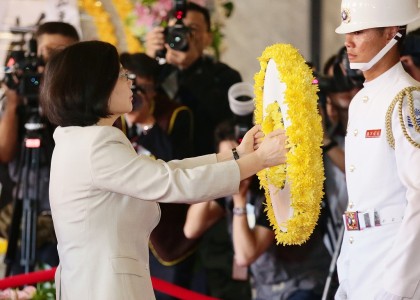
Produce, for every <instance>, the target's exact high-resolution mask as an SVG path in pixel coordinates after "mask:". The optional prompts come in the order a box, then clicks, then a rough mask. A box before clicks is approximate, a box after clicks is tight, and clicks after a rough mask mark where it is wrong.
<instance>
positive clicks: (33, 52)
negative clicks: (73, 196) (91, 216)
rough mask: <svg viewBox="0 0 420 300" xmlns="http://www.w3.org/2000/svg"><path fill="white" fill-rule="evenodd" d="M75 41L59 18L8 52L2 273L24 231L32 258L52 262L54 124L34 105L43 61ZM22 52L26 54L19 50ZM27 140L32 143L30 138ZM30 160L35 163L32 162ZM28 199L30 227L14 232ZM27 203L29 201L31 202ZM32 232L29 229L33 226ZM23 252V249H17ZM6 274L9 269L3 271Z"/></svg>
mask: <svg viewBox="0 0 420 300" xmlns="http://www.w3.org/2000/svg"><path fill="white" fill-rule="evenodd" d="M78 41H79V35H78V33H77V30H76V29H75V28H74V27H73V26H72V25H70V24H67V23H63V22H46V23H44V24H41V25H40V26H39V27H38V28H37V30H36V32H35V33H34V38H33V39H31V40H30V44H29V50H27V51H24V50H18V51H12V52H11V53H10V55H9V58H8V60H7V62H6V65H7V66H6V67H7V71H6V73H7V75H6V76H5V78H4V82H3V83H2V88H3V89H4V90H5V99H4V110H3V111H2V112H0V145H1V155H0V158H1V161H2V162H3V163H8V166H9V173H10V176H11V178H12V180H13V182H14V184H15V189H16V191H15V193H14V194H15V199H14V200H15V201H14V204H13V206H14V209H13V211H14V213H13V217H12V221H11V222H12V223H11V224H10V234H9V247H8V250H7V254H6V259H5V261H6V264H7V265H8V270H7V271H6V273H12V274H16V273H21V272H22V271H23V268H22V267H24V266H23V263H22V265H20V264H19V260H20V258H19V256H22V255H23V256H24V255H26V254H23V252H22V253H19V248H20V246H18V244H19V242H18V240H21V242H20V243H24V240H25V237H24V234H28V235H36V236H35V237H32V238H31V239H32V240H31V241H30V243H34V244H35V243H36V248H37V250H36V252H37V253H36V256H37V259H36V260H37V261H39V262H43V263H47V264H49V265H52V266H53V265H57V264H58V255H57V250H56V240H55V236H54V230H53V225H52V221H51V217H50V205H49V196H48V190H49V174H50V162H51V155H52V150H53V147H54V141H53V138H52V134H53V131H54V129H55V125H53V124H51V123H50V122H48V120H47V119H46V118H45V117H44V116H43V115H42V112H41V111H40V109H39V86H40V81H41V80H42V73H43V69H44V65H45V63H46V62H47V61H48V60H49V59H50V57H51V56H52V55H53V54H54V53H55V52H57V51H59V50H61V49H63V48H65V47H67V46H68V45H71V44H74V43H76V42H78ZM25 52H26V53H25ZM31 142H33V143H35V144H31V145H30V143H31ZM34 162H35V163H34ZM26 198H29V199H30V201H34V202H35V203H33V205H34V206H33V207H32V206H31V207H32V208H33V210H36V211H34V212H32V211H31V212H30V213H31V214H32V213H33V214H34V216H35V217H34V218H35V222H36V223H37V224H36V225H35V226H33V227H35V228H32V227H31V226H30V227H31V228H29V229H28V230H29V231H31V232H30V233H28V232H24V231H25V229H22V234H20V233H19V232H20V230H21V227H20V221H21V220H20V219H21V218H24V217H25V216H26V215H25V208H23V210H24V211H23V213H22V206H23V207H25V204H24V203H22V202H25V201H24V199H26ZM31 205H32V204H31ZM35 229H36V231H37V233H36V234H34V232H33V231H35ZM22 248H23V247H22ZM22 251H24V250H22ZM33 267H34V261H32V260H31V262H26V263H25V267H24V268H25V271H28V270H27V269H28V268H29V269H31V268H33ZM6 275H10V274H6Z"/></svg>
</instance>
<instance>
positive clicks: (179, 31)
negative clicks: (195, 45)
mask: <svg viewBox="0 0 420 300" xmlns="http://www.w3.org/2000/svg"><path fill="white" fill-rule="evenodd" d="M186 6H187V1H186V0H174V9H173V11H174V13H173V17H174V18H175V19H176V22H175V24H174V25H173V26H167V27H165V30H164V32H163V34H164V35H165V42H166V43H167V44H168V45H169V47H171V48H172V49H174V50H177V51H183V52H186V51H188V49H189V45H188V35H189V34H190V33H191V30H190V28H189V27H188V26H185V24H184V22H183V19H184V18H185V14H186ZM165 54H166V49H162V50H158V51H157V53H156V56H157V57H158V58H164V57H165Z"/></svg>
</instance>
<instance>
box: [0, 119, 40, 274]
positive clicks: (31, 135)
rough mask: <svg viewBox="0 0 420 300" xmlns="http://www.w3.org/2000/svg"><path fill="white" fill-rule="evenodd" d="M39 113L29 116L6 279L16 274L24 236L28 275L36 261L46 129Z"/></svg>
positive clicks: (23, 263) (23, 260)
mask: <svg viewBox="0 0 420 300" xmlns="http://www.w3.org/2000/svg"><path fill="white" fill-rule="evenodd" d="M43 128H44V124H42V123H41V121H40V116H39V115H38V113H36V114H33V115H32V116H31V117H29V120H28V122H27V123H26V124H25V130H26V134H25V137H24V140H23V144H22V153H21V157H20V163H19V167H18V181H17V184H16V191H15V197H14V203H13V216H12V223H11V225H10V234H9V243H8V247H7V252H6V256H5V259H4V262H5V263H6V265H7V267H6V276H9V275H12V274H11V272H12V267H13V266H14V265H15V262H16V253H17V250H18V242H19V233H21V236H20V251H21V255H20V265H21V266H22V267H23V269H24V272H25V273H29V272H31V271H33V270H34V268H35V262H36V225H37V216H38V201H39V199H38V197H39V183H38V178H39V174H40V172H39V169H40V154H41V147H42V145H43V144H42V129H43Z"/></svg>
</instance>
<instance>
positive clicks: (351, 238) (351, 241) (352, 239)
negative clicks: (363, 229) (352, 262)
mask: <svg viewBox="0 0 420 300" xmlns="http://www.w3.org/2000/svg"><path fill="white" fill-rule="evenodd" d="M349 242H350V244H353V242H354V238H353V237H352V236H351V237H350V238H349Z"/></svg>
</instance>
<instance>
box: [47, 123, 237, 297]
mask: <svg viewBox="0 0 420 300" xmlns="http://www.w3.org/2000/svg"><path fill="white" fill-rule="evenodd" d="M54 139H55V143H56V146H55V149H54V153H53V157H52V163H51V181H50V202H51V211H52V216H53V220H54V228H55V232H56V234H57V239H58V253H59V256H60V266H59V268H58V269H57V272H56V285H57V299H63V300H81V299H84V300H107V299H109V300H116V299H124V300H130V299H133V300H134V299H135V300H142V299H144V300H151V299H155V296H154V293H153V288H152V283H151V279H150V271H149V265H148V262H149V257H148V242H149V236H150V232H151V231H152V230H153V228H154V227H155V226H156V225H157V223H158V222H159V218H160V210H159V205H158V204H157V202H171V203H175V202H177V203H181V202H182V203H184V202H185V203H193V202H199V201H202V200H207V199H215V198H218V197H222V196H226V195H230V194H234V193H236V192H237V191H238V187H239V181H240V175H239V168H238V165H237V163H236V162H235V161H233V160H231V161H227V162H222V163H216V162H217V161H216V155H215V154H213V155H206V156H202V157H198V158H191V159H185V160H181V161H172V162H169V163H165V162H163V161H159V160H158V161H155V160H152V159H150V158H149V157H146V156H142V155H140V156H139V155H137V153H136V152H135V151H134V149H133V147H132V146H131V144H130V142H129V141H128V139H127V138H126V137H125V135H124V134H123V133H122V132H121V131H120V130H119V129H117V128H114V127H111V126H88V127H63V128H62V127H58V128H57V129H56V131H55V133H54Z"/></svg>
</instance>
